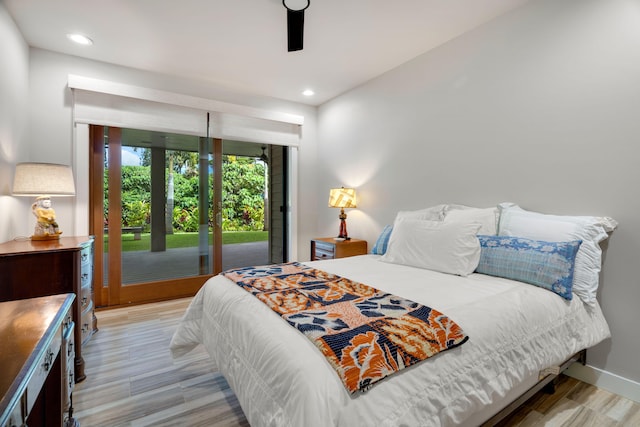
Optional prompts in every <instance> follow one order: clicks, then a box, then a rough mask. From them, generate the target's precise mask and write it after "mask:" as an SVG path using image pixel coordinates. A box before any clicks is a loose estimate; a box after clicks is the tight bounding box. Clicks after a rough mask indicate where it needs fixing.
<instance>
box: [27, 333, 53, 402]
mask: <svg viewBox="0 0 640 427" xmlns="http://www.w3.org/2000/svg"><path fill="white" fill-rule="evenodd" d="M61 344H62V326H60V327H59V328H58V330H57V331H56V332H55V334H54V335H53V339H52V340H51V343H50V344H49V345H48V346H47V348H46V350H45V351H44V354H41V355H40V357H39V358H38V360H37V362H36V363H34V365H35V370H34V372H33V376H32V377H31V379H30V380H29V383H28V384H27V389H26V398H27V413H29V412H31V408H33V405H34V404H35V403H36V400H37V399H38V395H39V394H40V390H41V389H42V386H43V384H44V382H45V380H46V379H47V376H49V371H50V370H51V368H53V364H54V362H55V361H56V358H57V357H58V353H60V346H61Z"/></svg>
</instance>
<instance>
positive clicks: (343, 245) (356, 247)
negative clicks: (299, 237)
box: [311, 237, 367, 261]
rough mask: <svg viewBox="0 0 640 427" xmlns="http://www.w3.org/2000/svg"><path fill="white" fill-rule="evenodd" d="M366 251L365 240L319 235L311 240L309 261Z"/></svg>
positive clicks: (360, 253) (342, 256)
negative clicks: (340, 239) (336, 238)
mask: <svg viewBox="0 0 640 427" xmlns="http://www.w3.org/2000/svg"><path fill="white" fill-rule="evenodd" d="M366 253H367V241H366V240H360V239H349V240H343V241H339V240H335V239H334V238H333V237H319V238H316V239H312V240H311V261H318V260H322V259H335V258H345V257H348V256H354V255H365V254H366Z"/></svg>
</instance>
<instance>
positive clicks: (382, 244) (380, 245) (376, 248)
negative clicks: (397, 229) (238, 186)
mask: <svg viewBox="0 0 640 427" xmlns="http://www.w3.org/2000/svg"><path fill="white" fill-rule="evenodd" d="M392 231H393V227H392V226H391V225H386V226H385V227H384V228H383V229H382V233H380V236H378V240H376V244H375V245H373V249H371V253H372V254H374V255H384V253H385V252H387V245H389V237H391V232H392Z"/></svg>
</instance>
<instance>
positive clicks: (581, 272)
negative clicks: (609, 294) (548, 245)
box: [498, 203, 617, 305]
mask: <svg viewBox="0 0 640 427" xmlns="http://www.w3.org/2000/svg"><path fill="white" fill-rule="evenodd" d="M498 207H499V209H500V222H499V226H498V235H499V236H516V237H525V238H529V239H536V240H546V241H548V242H563V241H570V240H582V244H581V245H580V250H579V251H578V254H577V255H576V261H575V272H574V278H573V293H574V294H576V295H577V296H578V297H580V299H582V300H583V301H584V302H585V303H587V304H589V305H593V304H594V303H595V301H596V294H597V292H598V284H599V279H600V267H601V264H602V250H601V249H600V245H599V243H600V242H601V241H602V240H604V239H606V238H607V237H608V234H607V231H606V230H613V229H614V228H615V227H616V225H617V222H616V221H615V220H613V219H611V218H598V217H592V216H565V215H546V214H541V213H537V212H529V211H525V210H524V209H522V208H520V207H519V206H517V205H514V204H509V203H501V204H500V205H499V206H498Z"/></svg>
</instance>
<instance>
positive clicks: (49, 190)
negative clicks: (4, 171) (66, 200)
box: [12, 163, 76, 196]
mask: <svg viewBox="0 0 640 427" xmlns="http://www.w3.org/2000/svg"><path fill="white" fill-rule="evenodd" d="M12 193H13V195H14V196H45V195H46V196H75V194H76V187H75V184H74V181H73V171H72V170H71V167H70V166H66V165H56V164H53V163H18V164H17V165H16V173H15V175H14V178H13V190H12Z"/></svg>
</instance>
